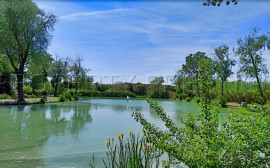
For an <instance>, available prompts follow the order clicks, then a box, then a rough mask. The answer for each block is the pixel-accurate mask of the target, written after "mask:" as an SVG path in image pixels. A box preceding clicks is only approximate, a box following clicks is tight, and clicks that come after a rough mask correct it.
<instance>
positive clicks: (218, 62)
mask: <svg viewBox="0 0 270 168" xmlns="http://www.w3.org/2000/svg"><path fill="white" fill-rule="evenodd" d="M214 51H215V62H214V64H215V69H216V72H217V74H218V77H219V78H220V79H221V85H222V86H221V95H222V96H223V93H224V82H225V81H227V79H228V77H230V76H231V75H232V74H233V72H232V66H234V65H235V61H234V60H232V59H230V58H229V47H228V46H227V45H221V46H219V47H217V48H215V49H214Z"/></svg>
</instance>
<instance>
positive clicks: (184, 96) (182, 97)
mask: <svg viewBox="0 0 270 168" xmlns="http://www.w3.org/2000/svg"><path fill="white" fill-rule="evenodd" d="M178 97H179V100H185V99H186V97H188V95H187V94H186V93H181V94H179V95H178Z"/></svg>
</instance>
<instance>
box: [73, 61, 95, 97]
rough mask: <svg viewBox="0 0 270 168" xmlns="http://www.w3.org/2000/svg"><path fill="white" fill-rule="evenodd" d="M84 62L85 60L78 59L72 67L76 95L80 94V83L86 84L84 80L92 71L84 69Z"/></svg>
mask: <svg viewBox="0 0 270 168" xmlns="http://www.w3.org/2000/svg"><path fill="white" fill-rule="evenodd" d="M82 61H83V59H82V58H81V57H77V58H76V59H75V61H73V65H72V66H71V67H70V71H71V73H72V77H73V82H74V83H75V93H76V94H78V87H79V83H82V82H86V81H84V80H83V79H86V73H87V72H88V71H90V69H85V68H83V67H82Z"/></svg>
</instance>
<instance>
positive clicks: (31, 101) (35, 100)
mask: <svg viewBox="0 0 270 168" xmlns="http://www.w3.org/2000/svg"><path fill="white" fill-rule="evenodd" d="M16 101H17V100H15V99H0V103H4V102H16ZM25 101H26V102H27V103H29V104H35V103H39V101H40V98H25ZM56 102H59V100H58V97H48V98H47V101H46V103H56Z"/></svg>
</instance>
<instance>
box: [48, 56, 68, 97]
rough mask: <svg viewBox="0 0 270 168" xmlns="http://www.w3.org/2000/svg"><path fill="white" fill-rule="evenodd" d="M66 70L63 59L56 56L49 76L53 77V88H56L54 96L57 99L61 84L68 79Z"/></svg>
mask: <svg viewBox="0 0 270 168" xmlns="http://www.w3.org/2000/svg"><path fill="white" fill-rule="evenodd" d="M66 74H67V72H66V68H65V63H64V61H62V59H60V58H58V56H56V58H55V60H54V61H53V62H52V64H51V65H50V68H49V75H50V76H51V78H52V79H51V82H52V86H53V88H54V96H55V97H56V96H57V94H58V88H59V84H60V83H61V82H62V81H63V79H64V78H65V77H66Z"/></svg>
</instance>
